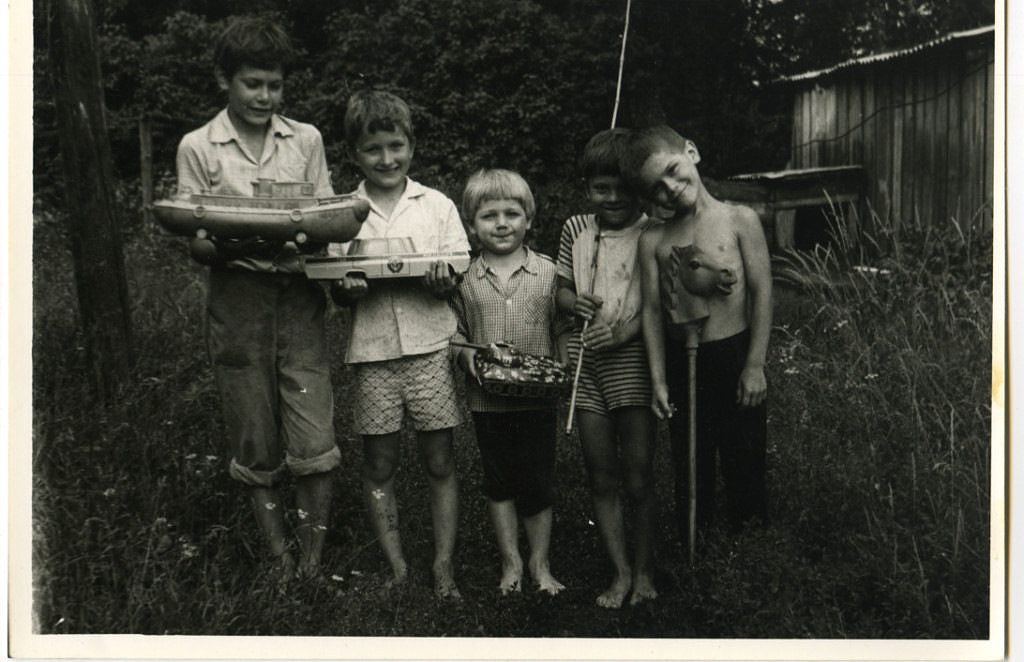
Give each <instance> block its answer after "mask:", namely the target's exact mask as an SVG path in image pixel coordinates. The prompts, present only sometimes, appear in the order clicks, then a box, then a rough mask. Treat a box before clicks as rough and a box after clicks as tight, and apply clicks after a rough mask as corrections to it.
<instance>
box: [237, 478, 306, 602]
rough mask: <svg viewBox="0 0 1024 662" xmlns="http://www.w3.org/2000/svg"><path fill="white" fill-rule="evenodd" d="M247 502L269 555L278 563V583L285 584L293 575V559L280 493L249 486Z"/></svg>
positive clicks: (267, 488) (270, 489) (273, 489)
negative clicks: (261, 533) (289, 549)
mask: <svg viewBox="0 0 1024 662" xmlns="http://www.w3.org/2000/svg"><path fill="white" fill-rule="evenodd" d="M248 491H249V501H250V503H251V504H252V512H253V514H254V515H256V522H257V524H258V525H259V527H260V531H262V532H263V536H264V538H265V539H266V541H267V546H268V547H269V549H270V554H271V556H273V557H274V558H275V559H277V562H278V564H279V565H278V568H277V571H278V572H279V573H280V574H279V575H278V582H279V583H281V584H286V583H287V582H288V581H289V580H290V579H291V578H292V576H293V575H294V574H295V559H294V558H292V555H291V552H289V551H288V541H287V532H286V530H285V523H284V504H282V503H281V493H280V492H279V491H278V490H277V489H276V488H273V487H258V486H250V487H249V488H248Z"/></svg>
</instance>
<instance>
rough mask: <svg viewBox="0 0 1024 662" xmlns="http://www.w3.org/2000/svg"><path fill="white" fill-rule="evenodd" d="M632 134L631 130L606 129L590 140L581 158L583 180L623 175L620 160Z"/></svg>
mask: <svg viewBox="0 0 1024 662" xmlns="http://www.w3.org/2000/svg"><path fill="white" fill-rule="evenodd" d="M630 133H631V131H629V129H605V130H604V131H600V132H598V133H596V134H595V135H594V136H593V137H592V138H591V139H590V140H588V141H587V145H586V147H584V148H583V156H582V157H581V158H580V170H581V171H583V178H584V179H590V178H591V177H600V176H602V175H606V176H611V177H618V176H619V175H620V174H621V172H620V169H619V160H620V159H621V157H622V152H623V150H624V149H625V147H626V142H627V141H628V140H629V136H630Z"/></svg>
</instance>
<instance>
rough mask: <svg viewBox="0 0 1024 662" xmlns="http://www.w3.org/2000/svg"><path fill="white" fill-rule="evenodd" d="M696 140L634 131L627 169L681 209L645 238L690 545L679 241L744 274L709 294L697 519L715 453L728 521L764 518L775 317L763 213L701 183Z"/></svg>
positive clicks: (662, 405) (653, 340)
mask: <svg viewBox="0 0 1024 662" xmlns="http://www.w3.org/2000/svg"><path fill="white" fill-rule="evenodd" d="M699 162H700V154H699V153H698V152H697V147H696V146H695V145H694V144H693V142H691V141H689V140H687V139H685V138H683V137H682V136H680V135H679V134H678V133H676V132H675V131H673V130H672V129H671V128H669V127H667V126H657V127H651V128H648V129H644V130H642V131H638V132H636V134H635V135H634V137H633V138H632V140H631V141H630V144H629V148H628V150H627V153H626V158H625V159H624V162H623V172H624V174H625V175H626V176H627V177H628V178H629V180H630V182H631V184H632V185H633V186H634V188H636V190H637V191H638V192H640V194H641V195H643V196H644V197H646V198H647V199H648V200H649V201H650V202H652V203H654V204H657V205H660V206H662V207H667V208H669V209H672V210H673V211H674V214H673V215H672V217H671V218H670V219H669V220H668V221H666V222H665V223H664V224H662V225H660V226H658V227H655V228H652V229H651V231H650V232H648V233H647V234H646V235H645V236H644V237H642V238H641V240H640V263H641V265H642V273H643V301H644V308H643V329H644V340H645V342H646V344H647V352H648V355H649V357H650V371H651V379H652V384H653V389H654V399H653V401H652V407H653V408H654V411H655V413H656V414H657V416H658V417H659V418H661V419H665V418H668V419H670V420H669V429H670V434H671V441H672V455H673V458H674V460H675V469H676V516H677V518H678V520H679V530H680V538H681V539H682V541H683V544H684V548H686V546H687V545H688V543H689V540H688V538H689V536H688V529H689V526H688V517H687V513H688V508H687V498H688V496H687V495H688V490H687V484H688V476H689V473H688V472H689V453H688V451H687V446H688V425H687V421H686V420H685V419H686V417H685V416H674V417H673V416H672V414H673V411H674V407H673V403H680V402H688V401H689V400H688V397H689V396H688V389H689V385H688V379H687V377H686V376H687V375H688V372H687V368H686V360H687V359H686V352H685V349H684V344H683V343H684V338H675V337H673V338H666V335H667V334H666V326H665V321H666V311H665V310H664V306H663V297H662V295H663V292H662V285H661V283H662V282H665V280H666V279H672V280H676V279H678V276H679V275H678V274H676V273H672V268H671V266H670V265H671V261H670V255H671V252H672V247H673V246H689V245H693V246H695V247H696V248H697V249H698V250H699V251H702V252H703V253H704V254H706V255H708V256H710V257H711V258H712V259H713V260H714V261H715V262H716V264H717V265H719V266H721V267H723V268H727V269H731V270H732V272H733V273H734V274H735V276H736V278H737V281H738V282H737V283H736V284H735V286H734V288H733V291H732V293H731V294H728V295H725V294H723V293H717V294H714V295H712V296H710V297H708V298H707V305H708V309H709V311H710V316H709V317H708V318H707V320H706V321H705V322H704V324H703V329H702V331H701V335H700V346H699V349H698V351H697V388H696V391H697V395H696V401H697V521H698V525H699V526H700V527H702V528H706V527H707V526H708V525H710V523H711V521H712V512H713V504H714V494H715V454H716V452H717V453H718V455H719V456H720V459H721V465H722V474H723V476H724V478H725V489H726V496H727V506H728V518H729V524H730V527H731V528H732V529H733V530H734V531H735V530H738V529H739V528H741V527H742V525H743V524H744V523H745V522H747V521H748V520H750V519H751V518H754V517H760V518H761V519H762V520H764V519H765V517H766V498H765V447H766V436H767V417H766V409H765V395H766V392H767V385H766V382H765V375H764V363H765V355H766V353H767V350H768V335H769V332H770V330H771V321H772V275H771V263H770V258H769V255H768V246H767V242H766V241H765V237H764V231H763V229H762V228H761V223H760V221H759V219H758V217H757V214H756V213H755V212H754V211H753V210H752V209H750V208H748V207H744V206H739V205H732V204H727V203H724V202H721V201H719V200H716V199H715V198H713V197H712V196H711V195H710V194H709V193H708V191H707V189H706V188H704V184H703V182H702V180H701V177H700V173H699V172H698V171H697V164H698V163H699Z"/></svg>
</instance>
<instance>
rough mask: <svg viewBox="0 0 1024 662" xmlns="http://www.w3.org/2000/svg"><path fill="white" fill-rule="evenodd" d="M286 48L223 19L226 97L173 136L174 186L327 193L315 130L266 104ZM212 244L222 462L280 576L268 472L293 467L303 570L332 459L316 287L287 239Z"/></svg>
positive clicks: (319, 539) (274, 484)
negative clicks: (262, 181)
mask: <svg viewBox="0 0 1024 662" xmlns="http://www.w3.org/2000/svg"><path fill="white" fill-rule="evenodd" d="M294 57H295V52H294V49H293V48H292V44H291V41H290V40H289V38H288V35H287V34H285V32H284V31H283V30H282V29H281V27H280V26H279V25H277V24H275V23H273V22H271V21H269V20H266V19H262V18H240V19H236V20H235V21H233V22H232V23H231V24H230V25H229V26H228V27H227V28H226V29H225V30H224V32H223V34H222V35H221V36H220V39H219V40H218V42H217V45H216V50H215V56H214V62H215V70H214V73H215V75H216V78H217V82H218V84H219V85H220V87H221V89H222V90H224V91H226V92H227V97H228V104H227V107H226V108H225V109H224V110H222V111H221V112H220V114H218V115H217V116H216V117H214V118H213V119H212V120H210V122H208V123H207V124H206V125H205V126H203V127H202V128H200V129H197V130H195V131H193V132H191V133H189V134H188V135H186V136H185V137H184V138H183V139H182V140H181V143H180V145H179V147H178V154H177V172H178V188H179V191H181V192H185V191H191V192H192V193H201V192H210V193H213V194H222V195H240V196H251V195H252V182H253V181H255V180H257V179H259V178H270V179H275V180H278V181H304V182H312V183H313V184H314V188H315V191H316V195H318V196H322V197H327V196H331V195H333V193H334V192H333V190H332V188H331V182H330V178H329V176H328V171H327V163H326V160H325V158H324V147H323V142H322V140H321V138H320V133H319V132H318V131H317V130H316V128H314V127H313V126H311V125H309V124H303V123H302V122H296V121H294V120H291V119H288V118H285V117H282V116H281V115H278V114H277V108H278V106H279V105H280V103H281V95H282V91H283V87H284V75H285V73H286V68H287V67H288V65H289V64H290V63H291V62H292V61H293V60H294ZM214 245H215V246H216V253H215V256H214V257H213V259H212V262H213V264H212V267H211V269H210V280H209V292H208V300H207V311H208V329H207V332H208V343H209V352H210V357H211V361H212V363H213V371H214V377H215V379H216V382H217V388H218V390H219V391H220V396H221V402H222V405H223V408H224V419H225V423H226V427H227V434H228V442H229V447H230V454H231V462H230V466H229V471H230V474H231V476H232V477H233V478H235V479H236V480H239V481H241V482H242V483H243V484H245V485H246V486H247V489H248V492H249V496H250V500H251V502H252V507H253V512H254V513H255V515H256V519H257V521H258V523H259V525H260V528H261V529H262V531H263V533H264V534H265V536H266V538H267V542H268V545H269V549H270V553H271V555H272V556H273V557H274V558H275V559H277V569H278V571H279V574H280V576H279V579H280V580H281V581H282V582H284V581H287V580H288V579H289V578H290V577H291V575H293V574H294V573H295V571H296V566H295V560H294V558H293V556H292V554H291V552H290V551H289V550H290V547H291V545H290V543H289V542H288V536H287V533H286V525H285V509H284V507H283V504H282V502H281V494H280V492H279V490H278V484H279V482H280V479H281V478H282V474H283V472H284V470H285V468H287V469H289V470H290V471H291V473H293V474H295V475H296V476H297V478H296V488H295V500H296V505H297V513H298V520H299V521H298V525H297V526H296V533H297V535H298V539H299V543H300V548H301V549H300V551H301V556H300V559H299V563H298V572H299V574H300V576H303V577H313V576H315V575H316V574H317V568H318V566H319V563H320V556H321V551H322V549H323V542H324V536H325V534H326V531H327V519H328V510H329V506H330V499H331V481H332V478H333V477H332V475H331V471H332V470H333V469H334V468H335V467H337V466H338V464H339V462H340V458H341V453H340V451H339V450H338V447H337V445H336V444H335V440H334V423H333V414H334V409H333V397H332V393H331V380H330V369H329V363H328V355H327V349H326V344H325V339H324V324H323V316H324V309H325V297H324V293H323V290H322V288H320V286H318V285H316V284H315V283H313V282H311V281H309V280H307V279H306V276H305V274H304V273H303V271H302V264H301V260H300V256H299V252H298V248H297V247H296V245H295V244H293V243H290V242H289V243H282V242H267V241H262V240H255V239H254V240H224V241H217V240H216V239H215V241H214ZM282 454H283V455H284V465H282Z"/></svg>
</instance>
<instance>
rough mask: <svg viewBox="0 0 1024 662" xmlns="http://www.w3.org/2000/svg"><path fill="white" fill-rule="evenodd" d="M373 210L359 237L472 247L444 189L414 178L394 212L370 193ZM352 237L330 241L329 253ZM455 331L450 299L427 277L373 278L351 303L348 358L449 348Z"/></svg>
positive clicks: (427, 246)
mask: <svg viewBox="0 0 1024 662" xmlns="http://www.w3.org/2000/svg"><path fill="white" fill-rule="evenodd" d="M356 194H357V195H358V196H359V197H361V198H363V199H365V200H367V201H369V203H370V213H369V214H368V215H367V217H366V221H364V222H363V226H362V228H361V229H360V230H359V234H358V235H356V237H355V238H356V239H379V238H402V237H409V238H411V239H412V241H413V245H414V246H415V248H416V251H417V252H418V253H443V252H451V251H468V250H469V240H468V239H467V238H466V230H465V229H464V228H463V226H462V221H461V219H460V218H459V213H458V210H457V209H456V207H455V203H454V202H452V201H451V200H450V199H449V198H448V197H447V196H445V195H444V194H443V193H441V192H440V191H436V190H434V189H432V188H428V187H426V186H423V185H422V184H419V183H417V182H415V181H413V180H411V179H407V180H406V186H405V193H404V194H403V195H402V199H401V200H399V201H398V204H397V205H395V209H394V211H392V212H391V216H390V217H387V216H385V215H384V214H383V212H382V211H381V209H380V207H378V206H377V205H376V204H374V202H373V200H371V199H370V197H369V196H368V195H367V193H366V186H365V183H360V184H359V188H358V189H356ZM348 247H349V242H346V243H343V244H331V245H330V246H329V247H328V253H330V254H331V255H339V256H341V255H346V254H347V252H348ZM454 334H455V314H454V313H453V312H452V310H451V308H450V307H449V305H448V302H447V301H443V300H440V299H437V298H435V297H434V296H433V295H432V294H431V293H430V292H429V291H428V290H427V289H426V287H425V286H424V284H423V279H422V278H395V279H380V280H371V281H370V282H369V291H368V292H367V294H366V296H365V297H363V298H362V299H359V300H358V301H356V303H355V304H354V305H353V306H352V325H351V329H350V333H349V341H348V350H347V352H346V356H345V360H346V362H348V363H367V362H370V361H388V360H392V359H397V358H401V357H403V356H415V355H418V354H428V353H430V352H436V351H438V350H442V349H445V348H446V347H447V346H448V341H449V339H450V338H451V337H452V335H454Z"/></svg>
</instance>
